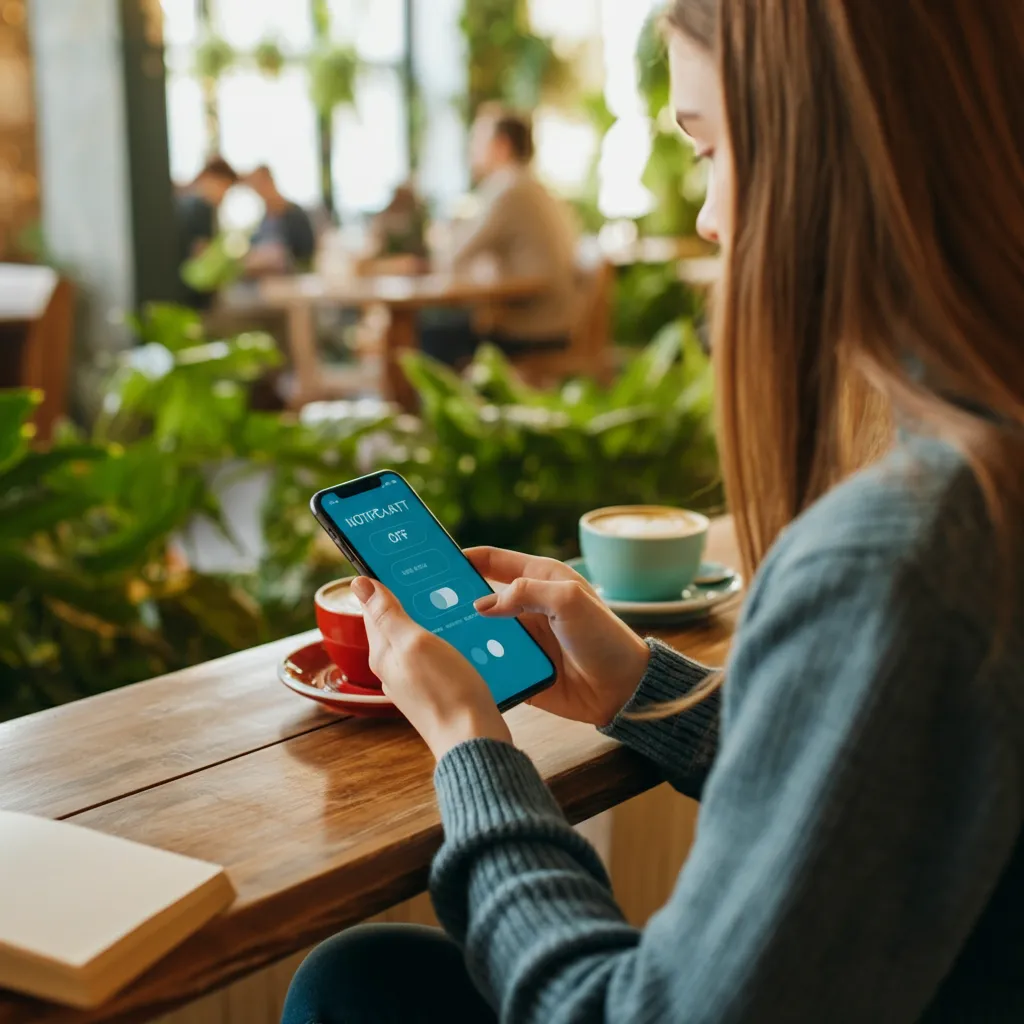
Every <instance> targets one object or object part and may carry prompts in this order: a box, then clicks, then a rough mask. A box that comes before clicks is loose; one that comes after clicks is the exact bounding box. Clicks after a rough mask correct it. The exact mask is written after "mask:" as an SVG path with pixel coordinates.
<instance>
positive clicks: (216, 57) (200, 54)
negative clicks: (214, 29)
mask: <svg viewBox="0 0 1024 1024" xmlns="http://www.w3.org/2000/svg"><path fill="white" fill-rule="evenodd" d="M235 60H236V54H235V51H234V49H233V48H232V46H231V44H230V43H229V42H227V40H225V39H221V38H220V36H215V35H209V36H207V37H206V38H205V39H204V40H203V41H202V42H201V43H200V44H199V46H198V47H197V48H196V57H195V70H196V74H197V75H199V77H200V78H207V79H210V80H211V81H216V80H217V79H218V78H220V76H221V75H223V74H224V72H225V71H227V70H228V68H230V67H231V65H232V64H234V63H235Z"/></svg>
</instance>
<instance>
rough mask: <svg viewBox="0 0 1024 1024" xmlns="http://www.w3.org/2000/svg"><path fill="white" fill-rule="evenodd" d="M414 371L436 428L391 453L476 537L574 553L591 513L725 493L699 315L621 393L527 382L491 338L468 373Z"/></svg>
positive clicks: (464, 532) (644, 358) (639, 361)
mask: <svg viewBox="0 0 1024 1024" xmlns="http://www.w3.org/2000/svg"><path fill="white" fill-rule="evenodd" d="M405 368H406V372H407V373H408V375H409V377H410V380H412V382H413V383H414V385H415V386H416V390H417V392H418V393H419V395H420V398H421V400H422V402H423V410H422V418H423V422H424V426H425V427H426V437H424V438H422V439H421V440H420V441H419V442H418V443H416V444H414V445H408V444H403V445H401V446H400V450H398V451H393V452H390V453H387V455H388V458H386V460H385V461H388V462H390V463H391V464H393V465H394V466H395V468H398V469H399V470H400V471H402V472H404V473H405V474H406V475H407V477H408V479H409V481H410V483H412V485H413V486H414V487H416V488H417V489H419V490H422V493H423V494H424V497H425V498H426V499H427V501H429V502H430V504H431V507H432V508H433V509H434V510H435V512H436V513H437V514H438V515H439V517H440V518H441V519H442V520H443V521H444V522H445V523H446V525H448V526H449V528H451V529H452V530H453V532H454V533H455V535H456V536H457V538H458V539H459V541H460V542H462V543H463V544H477V543H488V544H500V545H504V546H508V547H515V548H519V549H522V550H528V551H535V552H542V553H546V554H554V555H557V556H559V557H564V556H566V555H568V554H571V553H572V552H573V551H574V550H575V545H576V523H577V521H578V519H579V516H580V515H581V514H582V513H583V512H585V511H587V510H588V509H590V508H594V507H596V506H599V505H606V504H617V503H625V502H655V501H668V502H676V503H680V504H687V505H690V506H696V507H704V508H711V507H714V506H717V505H718V504H719V503H720V502H721V491H720V487H719V484H718V469H717V459H716V452H715V444H714V438H713V435H712V431H711V426H710V408H711V371H710V365H709V363H708V360H707V358H706V356H705V355H704V353H703V351H702V350H701V347H700V345H699V343H698V342H697V339H696V336H695V335H694V333H693V330H692V328H691V327H690V325H689V324H688V323H687V322H683V321H678V322H676V323H674V324H671V325H669V326H668V327H667V328H665V329H664V330H663V331H662V333H661V335H660V336H659V337H658V338H657V339H656V340H655V342H654V343H653V344H652V345H651V346H650V347H649V348H648V349H647V350H645V351H644V352H643V353H642V354H640V355H639V356H637V357H636V358H635V359H634V361H633V362H632V363H631V365H630V367H629V368H628V370H627V371H626V372H625V373H624V374H623V375H622V377H621V378H620V379H619V380H618V382H617V383H616V384H615V385H614V386H612V387H611V388H609V389H601V388H598V387H597V386H596V385H594V384H593V383H591V382H587V381H572V382H570V383H568V384H567V385H566V386H565V387H563V388H562V390H561V391H559V392H555V393H549V392H544V391H537V390H534V389H532V388H528V387H525V386H523V385H522V384H521V383H519V382H518V380H517V378H516V377H515V375H514V372H513V371H512V369H511V367H510V366H509V364H508V362H507V361H506V360H505V358H504V357H503V356H502V355H501V354H500V352H498V350H497V349H494V348H490V347H488V348H484V349H482V350H481V351H480V353H479V354H478V356H477V359H476V360H475V362H474V365H473V367H472V370H471V373H470V376H469V379H467V380H463V379H461V378H459V377H457V376H456V375H454V374H452V373H451V372H450V371H448V370H447V369H446V368H444V367H442V366H440V365H438V364H436V363H433V362H431V361H429V360H427V359H425V358H424V357H423V356H421V355H418V354H413V355H409V356H407V357H406V361H405ZM427 438H429V443H427ZM401 456H404V458H402V457H401Z"/></svg>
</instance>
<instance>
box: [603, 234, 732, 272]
mask: <svg viewBox="0 0 1024 1024" xmlns="http://www.w3.org/2000/svg"><path fill="white" fill-rule="evenodd" d="M598 244H599V246H600V248H601V251H602V252H603V253H604V256H605V258H606V259H607V260H608V261H609V262H610V263H611V264H613V265H614V266H616V267H632V266H635V265H637V264H651V263H675V262H676V261H677V260H685V259H693V258H699V257H704V256H707V255H708V254H709V252H711V251H712V250H713V247H712V246H711V245H709V244H708V243H707V242H705V241H703V240H702V239H700V238H697V237H694V236H689V237H682V238H675V237H673V236H670V235H669V236H661V235H652V236H647V237H644V238H635V239H633V240H632V241H629V242H625V243H623V244H616V243H615V242H609V243H602V242H601V241H600V240H599V241H598Z"/></svg>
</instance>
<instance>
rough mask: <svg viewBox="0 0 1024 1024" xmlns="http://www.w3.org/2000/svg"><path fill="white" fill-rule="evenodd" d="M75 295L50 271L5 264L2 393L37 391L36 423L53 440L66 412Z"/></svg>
mask: <svg viewBox="0 0 1024 1024" xmlns="http://www.w3.org/2000/svg"><path fill="white" fill-rule="evenodd" d="M73 336H74V293H73V289H72V287H71V285H70V283H69V282H68V281H66V280H64V279H62V278H61V277H60V275H59V274H58V273H57V272H56V271H55V270H53V269H51V268H50V267H37V266H27V265H22V264H17V263H0V387H4V388H9V387H26V388H38V389H39V390H40V391H42V392H43V401H42V402H41V404H40V405H39V407H38V408H37V410H36V413H35V417H34V422H35V426H36V431H37V437H39V439H40V440H44V441H45V440H49V437H50V434H51V432H52V430H53V425H54V423H55V422H56V420H57V419H59V418H60V417H61V416H62V415H64V413H65V412H66V409H67V391H68V380H69V375H70V359H71V347H72V346H71V343H72V339H73Z"/></svg>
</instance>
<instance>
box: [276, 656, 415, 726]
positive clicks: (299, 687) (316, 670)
mask: <svg viewBox="0 0 1024 1024" xmlns="http://www.w3.org/2000/svg"><path fill="white" fill-rule="evenodd" d="M277 678H278V679H280V680H281V682H282V683H284V685H285V686H287V687H288V689H289V690H294V691H295V692H296V693H297V694H300V695H301V696H303V697H308V698H309V699H310V700H315V701H316V702H317V703H318V704H321V705H323V706H324V707H325V708H327V709H328V710H329V711H333V712H335V713H336V714H341V715H357V716H359V717H361V718H401V717H402V713H401V711H399V710H398V708H396V707H395V705H394V704H392V703H391V700H390V699H389V698H388V697H385V696H384V694H383V693H381V692H380V690H366V689H363V688H362V687H361V686H353V685H352V683H350V682H349V681H348V678H347V677H346V676H344V675H342V673H341V672H340V671H339V669H338V667H337V666H336V665H335V664H334V662H333V661H331V659H330V658H329V657H328V656H327V652H326V651H325V650H324V645H323V643H322V642H321V641H319V640H317V641H316V643H312V644H307V645H306V646H305V647H300V648H299V649H298V650H296V651H292V653H291V654H289V655H286V656H285V657H284V658H283V659H282V660H281V662H280V664H279V665H278V666H277Z"/></svg>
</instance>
